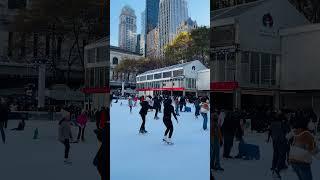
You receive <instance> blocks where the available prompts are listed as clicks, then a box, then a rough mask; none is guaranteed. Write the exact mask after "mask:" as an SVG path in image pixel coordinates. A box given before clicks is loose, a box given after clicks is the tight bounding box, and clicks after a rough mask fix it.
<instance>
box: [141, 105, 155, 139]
mask: <svg viewBox="0 0 320 180" xmlns="http://www.w3.org/2000/svg"><path fill="white" fill-rule="evenodd" d="M140 104H141V109H140V112H139V114H140V116H141V119H142V123H141V126H140V130H139V132H140V133H141V134H145V133H147V132H148V131H146V128H145V124H146V116H147V114H148V110H149V109H150V108H152V107H151V106H150V105H149V103H148V102H147V101H142V102H141V103H140Z"/></svg>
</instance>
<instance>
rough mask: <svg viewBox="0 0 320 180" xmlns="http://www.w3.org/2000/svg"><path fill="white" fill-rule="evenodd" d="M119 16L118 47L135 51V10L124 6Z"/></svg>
mask: <svg viewBox="0 0 320 180" xmlns="http://www.w3.org/2000/svg"><path fill="white" fill-rule="evenodd" d="M119 17H120V23H119V47H120V48H122V49H124V50H127V51H131V52H136V46H137V24H136V23H137V22H136V21H137V17H136V15H135V11H134V10H133V9H132V8H131V7H129V6H124V7H123V8H122V10H121V14H120V16H119Z"/></svg>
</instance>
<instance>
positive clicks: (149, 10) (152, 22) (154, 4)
mask: <svg viewBox="0 0 320 180" xmlns="http://www.w3.org/2000/svg"><path fill="white" fill-rule="evenodd" d="M159 3H160V0H146V12H145V13H146V24H145V25H146V33H148V32H150V31H152V29H154V28H155V27H156V26H157V25H158V15H159Z"/></svg>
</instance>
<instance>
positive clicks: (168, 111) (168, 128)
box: [163, 99, 178, 144]
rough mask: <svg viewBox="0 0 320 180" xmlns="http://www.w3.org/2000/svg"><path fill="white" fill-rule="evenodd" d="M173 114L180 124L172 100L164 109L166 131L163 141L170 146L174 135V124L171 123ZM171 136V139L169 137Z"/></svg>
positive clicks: (166, 103)
mask: <svg viewBox="0 0 320 180" xmlns="http://www.w3.org/2000/svg"><path fill="white" fill-rule="evenodd" d="M171 114H172V115H173V116H174V118H175V119H176V121H177V123H178V118H177V116H176V114H175V112H174V107H173V106H172V100H171V99H168V100H166V101H165V104H164V109H163V123H164V125H165V126H166V131H165V133H164V138H163V141H165V142H167V143H168V144H172V141H171V137H172V133H173V124H172V121H171ZM168 134H169V138H167V135H168Z"/></svg>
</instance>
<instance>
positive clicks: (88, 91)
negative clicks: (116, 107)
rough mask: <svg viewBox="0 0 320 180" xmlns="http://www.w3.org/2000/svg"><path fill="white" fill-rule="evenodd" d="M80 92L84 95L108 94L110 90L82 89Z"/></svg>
mask: <svg viewBox="0 0 320 180" xmlns="http://www.w3.org/2000/svg"><path fill="white" fill-rule="evenodd" d="M81 91H82V92H83V93H86V94H94V93H110V88H109V87H96V88H83V89H82V90H81Z"/></svg>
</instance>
